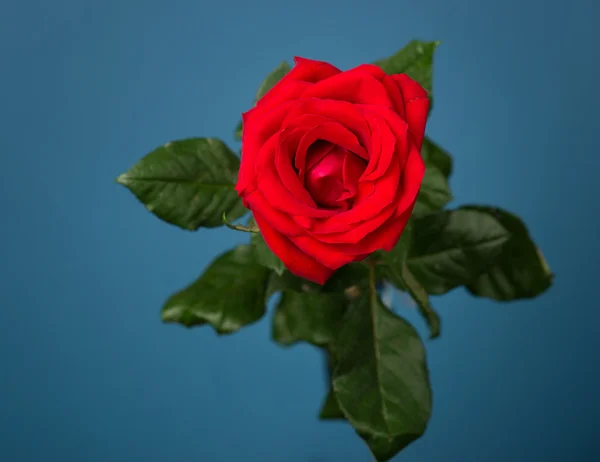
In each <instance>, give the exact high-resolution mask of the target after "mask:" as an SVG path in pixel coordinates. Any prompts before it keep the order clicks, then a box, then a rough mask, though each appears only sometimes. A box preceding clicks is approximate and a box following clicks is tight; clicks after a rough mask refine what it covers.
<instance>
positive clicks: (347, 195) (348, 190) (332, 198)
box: [304, 141, 367, 210]
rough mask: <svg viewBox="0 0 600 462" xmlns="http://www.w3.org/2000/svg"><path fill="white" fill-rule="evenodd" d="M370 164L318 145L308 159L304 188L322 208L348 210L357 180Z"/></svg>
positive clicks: (330, 146)
mask: <svg viewBox="0 0 600 462" xmlns="http://www.w3.org/2000/svg"><path fill="white" fill-rule="evenodd" d="M366 167H367V163H366V162H365V161H364V160H363V159H362V158H360V157H359V156H357V155H356V154H354V153H352V152H350V151H348V150H346V149H344V148H342V147H340V146H337V145H334V144H331V143H328V142H324V141H318V142H316V143H314V144H313V145H312V146H311V147H310V148H309V150H308V152H307V155H306V174H305V177H304V186H305V188H306V189H307V191H308V192H309V193H310V195H311V196H312V198H313V200H314V201H315V202H316V203H317V204H318V205H319V206H321V207H326V208H336V209H337V208H341V209H344V210H347V209H348V208H350V207H351V206H352V203H353V202H354V196H355V195H356V191H357V188H358V186H357V185H358V179H359V178H360V176H361V175H362V173H363V172H364V171H365V168H366Z"/></svg>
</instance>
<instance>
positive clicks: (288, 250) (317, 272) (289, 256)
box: [254, 212, 333, 284]
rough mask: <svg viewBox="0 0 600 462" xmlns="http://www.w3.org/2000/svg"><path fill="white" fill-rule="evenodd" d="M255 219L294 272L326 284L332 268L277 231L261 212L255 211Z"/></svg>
mask: <svg viewBox="0 0 600 462" xmlns="http://www.w3.org/2000/svg"><path fill="white" fill-rule="evenodd" d="M254 220H255V221H256V224H257V226H258V228H259V229H260V231H261V233H262V236H263V238H264V240H265V242H266V244H267V246H268V247H269V248H270V249H271V251H272V252H273V253H274V254H275V255H277V256H278V257H279V258H280V259H281V261H282V262H283V264H284V265H285V266H286V268H287V269H289V270H290V271H291V272H292V273H293V274H295V275H296V276H299V277H301V278H304V279H308V280H309V281H313V282H316V283H317V284H325V282H326V281H327V279H329V278H330V277H331V275H332V274H333V270H332V269H330V268H327V267H325V266H323V265H321V264H320V263H318V262H317V261H316V260H315V259H314V258H312V257H309V256H308V255H306V254H305V253H304V252H302V251H301V250H300V249H299V248H298V247H296V246H295V245H294V244H293V243H292V242H290V241H289V239H287V238H286V237H285V236H282V235H281V234H279V233H278V232H277V231H275V229H274V228H273V227H272V226H271V225H270V224H269V222H268V221H267V220H266V219H265V218H264V217H263V216H262V215H261V214H260V213H257V212H254Z"/></svg>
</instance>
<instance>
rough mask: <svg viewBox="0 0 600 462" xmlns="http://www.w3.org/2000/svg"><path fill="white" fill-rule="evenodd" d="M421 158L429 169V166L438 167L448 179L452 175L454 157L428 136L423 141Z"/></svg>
mask: <svg viewBox="0 0 600 462" xmlns="http://www.w3.org/2000/svg"><path fill="white" fill-rule="evenodd" d="M421 157H423V160H424V161H425V165H427V167H428V168H429V166H433V167H436V168H437V169H438V170H439V171H441V172H442V174H443V175H444V176H445V177H446V178H449V177H450V175H452V168H453V165H452V163H453V162H452V157H451V156H450V154H448V153H447V152H446V151H444V150H443V149H442V148H441V147H439V146H438V145H437V144H435V143H434V142H433V141H432V140H431V139H430V138H428V137H427V136H426V137H425V138H424V139H423V146H422V147H421Z"/></svg>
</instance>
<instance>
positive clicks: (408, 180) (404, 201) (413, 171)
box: [396, 144, 425, 216]
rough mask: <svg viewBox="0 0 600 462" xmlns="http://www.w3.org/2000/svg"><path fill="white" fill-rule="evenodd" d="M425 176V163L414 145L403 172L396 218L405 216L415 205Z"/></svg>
mask: <svg viewBox="0 0 600 462" xmlns="http://www.w3.org/2000/svg"><path fill="white" fill-rule="evenodd" d="M424 176H425V162H423V158H422V157H421V154H420V153H419V151H418V150H417V147H416V146H415V145H414V144H413V145H412V147H411V150H410V154H409V156H408V160H407V161H406V165H405V167H404V170H403V171H402V179H401V188H402V194H401V196H400V200H399V201H398V205H397V212H396V216H398V215H400V214H403V213H404V211H405V210H407V209H408V208H410V207H412V206H413V205H414V202H415V201H416V200H417V195H418V194H419V190H420V189H421V183H422V182H423V177H424Z"/></svg>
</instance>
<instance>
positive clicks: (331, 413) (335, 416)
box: [319, 343, 346, 420]
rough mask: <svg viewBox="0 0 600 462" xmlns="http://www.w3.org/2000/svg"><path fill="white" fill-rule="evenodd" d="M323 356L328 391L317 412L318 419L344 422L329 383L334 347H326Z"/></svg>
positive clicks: (333, 362)
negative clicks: (325, 356) (325, 365)
mask: <svg viewBox="0 0 600 462" xmlns="http://www.w3.org/2000/svg"><path fill="white" fill-rule="evenodd" d="M325 354H326V355H327V382H328V386H329V391H328V392H327V396H326V397H325V400H324V401H323V403H322V404H321V410H320V411H319V419H321V420H346V418H345V417H344V413H343V412H342V410H341V409H340V406H339V404H338V402H337V399H336V397H335V393H334V391H333V385H332V383H331V376H332V374H333V370H334V368H335V363H336V362H335V346H334V345H333V343H330V344H329V345H327V348H326V350H325Z"/></svg>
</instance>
